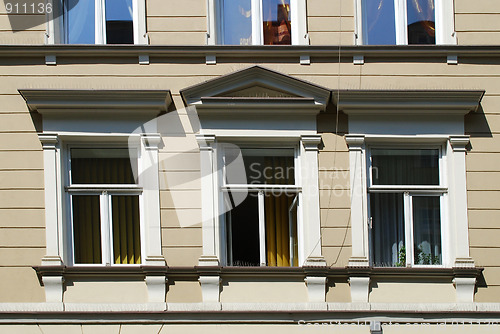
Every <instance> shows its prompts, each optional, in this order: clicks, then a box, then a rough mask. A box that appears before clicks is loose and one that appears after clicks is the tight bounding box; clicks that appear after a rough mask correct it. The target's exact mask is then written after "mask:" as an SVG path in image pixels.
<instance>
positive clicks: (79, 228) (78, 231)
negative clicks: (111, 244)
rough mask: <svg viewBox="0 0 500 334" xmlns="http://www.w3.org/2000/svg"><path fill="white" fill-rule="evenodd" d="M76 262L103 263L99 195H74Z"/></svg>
mask: <svg viewBox="0 0 500 334" xmlns="http://www.w3.org/2000/svg"><path fill="white" fill-rule="evenodd" d="M72 200H73V235H74V244H75V245H74V252H75V254H74V258H75V263H90V264H91V263H101V262H102V253H101V219H100V209H99V196H73V198H72Z"/></svg>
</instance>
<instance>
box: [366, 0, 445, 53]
mask: <svg viewBox="0 0 500 334" xmlns="http://www.w3.org/2000/svg"><path fill="white" fill-rule="evenodd" d="M358 1H360V2H359V3H358V6H360V7H361V8H360V12H361V20H360V21H361V26H359V24H358V28H360V30H361V31H362V34H361V35H362V36H358V38H361V39H362V44H365V45H394V44H402V45H405V44H452V43H454V32H453V3H452V1H451V0H358Z"/></svg>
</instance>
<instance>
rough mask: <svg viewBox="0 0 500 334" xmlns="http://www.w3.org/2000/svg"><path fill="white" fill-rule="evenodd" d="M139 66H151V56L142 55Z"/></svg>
mask: <svg viewBox="0 0 500 334" xmlns="http://www.w3.org/2000/svg"><path fill="white" fill-rule="evenodd" d="M139 65H149V55H148V54H140V55H139Z"/></svg>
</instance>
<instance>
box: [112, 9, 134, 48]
mask: <svg viewBox="0 0 500 334" xmlns="http://www.w3.org/2000/svg"><path fill="white" fill-rule="evenodd" d="M106 43H107V44H134V24H133V16H132V0H106Z"/></svg>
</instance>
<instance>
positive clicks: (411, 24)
mask: <svg viewBox="0 0 500 334" xmlns="http://www.w3.org/2000/svg"><path fill="white" fill-rule="evenodd" d="M406 7H407V11H408V44H436V29H435V24H434V22H435V9H434V0H407V3H406Z"/></svg>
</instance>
